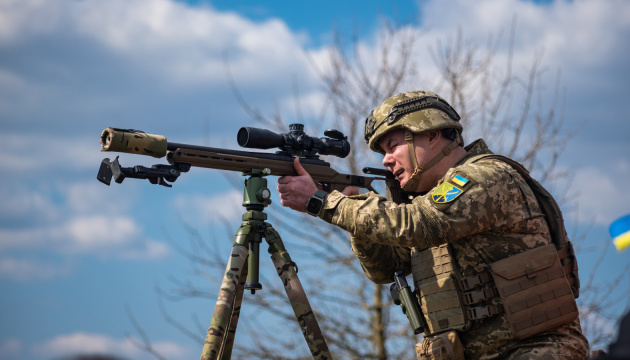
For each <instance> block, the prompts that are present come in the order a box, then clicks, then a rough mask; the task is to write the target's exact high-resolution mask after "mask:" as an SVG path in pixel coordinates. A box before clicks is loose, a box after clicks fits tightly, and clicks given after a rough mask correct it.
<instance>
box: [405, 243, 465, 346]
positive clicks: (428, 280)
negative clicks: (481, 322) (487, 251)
mask: <svg viewBox="0 0 630 360" xmlns="http://www.w3.org/2000/svg"><path fill="white" fill-rule="evenodd" d="M411 269H412V275H413V280H414V285H415V286H416V296H417V297H418V303H419V305H420V310H421V312H422V314H423V317H424V322H425V324H426V326H425V329H424V336H427V337H428V336H431V335H435V334H439V333H441V332H446V331H449V330H466V329H467V328H468V327H470V321H468V320H467V319H466V315H465V313H464V310H463V309H464V307H463V306H462V303H461V298H460V295H459V291H458V289H457V285H456V283H457V278H458V277H457V269H456V267H455V264H454V262H453V257H452V254H451V251H450V250H449V247H448V245H447V244H443V245H440V246H436V247H432V248H427V249H423V250H420V251H417V250H415V249H414V250H412V252H411Z"/></svg>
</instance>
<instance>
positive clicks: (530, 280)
mask: <svg viewBox="0 0 630 360" xmlns="http://www.w3.org/2000/svg"><path fill="white" fill-rule="evenodd" d="M490 270H491V273H492V278H493V280H494V283H495V285H496V287H497V290H498V292H499V297H500V298H501V302H502V303H503V308H504V311H505V314H506V316H507V320H508V322H509V324H510V329H511V331H512V335H513V336H514V337H515V338H517V339H524V338H527V337H530V336H532V335H535V334H538V333H541V332H543V331H547V330H551V329H555V328H557V327H559V326H561V325H564V324H566V323H569V322H572V321H573V320H575V319H577V317H578V309H577V304H576V302H575V298H574V296H573V293H572V291H571V287H570V286H569V282H568V281H567V278H566V276H565V274H564V271H563V269H562V264H561V263H560V258H559V257H558V252H557V251H556V248H555V246H554V245H553V244H550V245H545V246H542V247H538V248H535V249H532V250H528V251H525V252H523V253H520V254H518V255H514V256H510V257H507V258H505V259H502V260H499V261H497V262H494V263H492V264H490Z"/></svg>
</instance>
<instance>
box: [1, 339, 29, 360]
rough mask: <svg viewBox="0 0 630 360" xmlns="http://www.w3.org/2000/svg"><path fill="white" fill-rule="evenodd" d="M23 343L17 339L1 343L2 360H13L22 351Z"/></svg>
mask: <svg viewBox="0 0 630 360" xmlns="http://www.w3.org/2000/svg"><path fill="white" fill-rule="evenodd" d="M22 348H23V346H22V342H21V341H19V340H17V339H7V340H5V341H3V342H1V343H0V358H2V359H12V358H14V357H16V356H17V355H18V354H19V353H20V352H21V351H22Z"/></svg>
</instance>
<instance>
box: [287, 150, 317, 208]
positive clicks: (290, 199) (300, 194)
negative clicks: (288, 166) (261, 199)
mask: <svg viewBox="0 0 630 360" xmlns="http://www.w3.org/2000/svg"><path fill="white" fill-rule="evenodd" d="M293 166H295V171H296V172H297V176H283V177H281V178H279V179H278V192H279V193H280V203H281V204H282V206H286V207H289V208H291V209H293V210H297V211H300V212H306V203H307V202H308V200H309V199H310V198H311V197H312V196H313V194H315V192H316V191H317V185H316V184H315V182H314V181H313V178H311V175H309V174H308V173H307V172H306V170H304V168H303V167H302V164H300V158H298V157H296V158H295V159H294V160H293Z"/></svg>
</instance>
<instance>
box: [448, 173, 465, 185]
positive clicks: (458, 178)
mask: <svg viewBox="0 0 630 360" xmlns="http://www.w3.org/2000/svg"><path fill="white" fill-rule="evenodd" d="M451 181H452V182H454V183H455V185H459V186H461V187H464V185H466V183H467V182H468V179H466V178H465V177H463V176H461V175H455V176H453V178H452V179H451Z"/></svg>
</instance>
